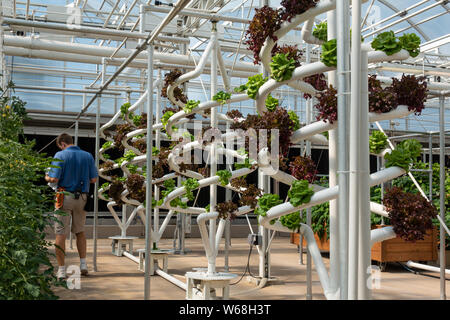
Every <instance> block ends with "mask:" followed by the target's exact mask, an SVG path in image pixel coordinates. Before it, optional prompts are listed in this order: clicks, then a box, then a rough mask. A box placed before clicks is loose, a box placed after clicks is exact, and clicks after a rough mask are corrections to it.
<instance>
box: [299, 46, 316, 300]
mask: <svg viewBox="0 0 450 320" xmlns="http://www.w3.org/2000/svg"><path fill="white" fill-rule="evenodd" d="M305 49H306V62H307V63H309V62H311V45H310V44H309V43H307V44H306V48H305ZM312 99H314V98H313V97H311V99H308V100H307V101H306V106H305V109H306V110H305V117H306V121H305V122H306V124H307V125H308V124H310V123H311V119H312V107H313V100H312ZM305 148H306V155H307V156H311V141H309V140H307V141H306V146H305ZM311 223H312V219H311V208H308V209H306V224H307V225H308V226H311ZM300 250H302V251H303V235H301V237H300ZM306 300H312V257H311V252H310V251H309V248H308V246H306Z"/></svg>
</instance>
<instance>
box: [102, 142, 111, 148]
mask: <svg viewBox="0 0 450 320" xmlns="http://www.w3.org/2000/svg"><path fill="white" fill-rule="evenodd" d="M112 144H113V143H112V142H111V141H106V142H105V143H104V144H103V145H102V149H103V150H105V149H108V148H109V147H111V146H112Z"/></svg>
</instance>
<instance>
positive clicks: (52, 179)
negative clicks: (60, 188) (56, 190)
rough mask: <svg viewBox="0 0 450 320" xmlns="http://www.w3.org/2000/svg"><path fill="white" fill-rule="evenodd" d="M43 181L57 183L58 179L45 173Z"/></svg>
mask: <svg viewBox="0 0 450 320" xmlns="http://www.w3.org/2000/svg"><path fill="white" fill-rule="evenodd" d="M45 181H47V182H50V183H58V181H59V179H58V178H52V177H50V176H49V175H48V174H46V175H45Z"/></svg>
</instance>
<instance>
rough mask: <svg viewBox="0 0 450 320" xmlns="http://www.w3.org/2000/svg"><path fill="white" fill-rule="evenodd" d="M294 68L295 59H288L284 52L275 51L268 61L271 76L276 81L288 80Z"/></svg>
mask: <svg viewBox="0 0 450 320" xmlns="http://www.w3.org/2000/svg"><path fill="white" fill-rule="evenodd" d="M294 69H295V60H294V59H292V58H291V59H288V58H287V57H286V54H283V53H277V54H276V55H275V56H273V57H272V62H271V63H270V70H271V75H270V76H271V77H272V79H275V80H276V81H278V82H281V81H286V80H289V79H290V78H291V77H292V73H293V72H294Z"/></svg>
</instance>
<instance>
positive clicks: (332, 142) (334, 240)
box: [327, 10, 340, 292]
mask: <svg viewBox="0 0 450 320" xmlns="http://www.w3.org/2000/svg"><path fill="white" fill-rule="evenodd" d="M327 24H328V28H327V32H328V34H327V36H328V39H335V38H336V10H332V11H328V12H327ZM328 83H329V84H330V85H332V86H333V87H336V71H330V72H328ZM337 145H338V136H337V129H333V130H330V131H329V148H328V158H329V186H330V188H332V187H334V186H335V185H336V184H337V175H336V171H337V166H338V163H337ZM338 241H339V217H338V203H337V200H331V201H330V291H331V292H336V291H337V290H338V284H339V274H340V273H339V266H340V264H339V254H338V248H339V243H338Z"/></svg>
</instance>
